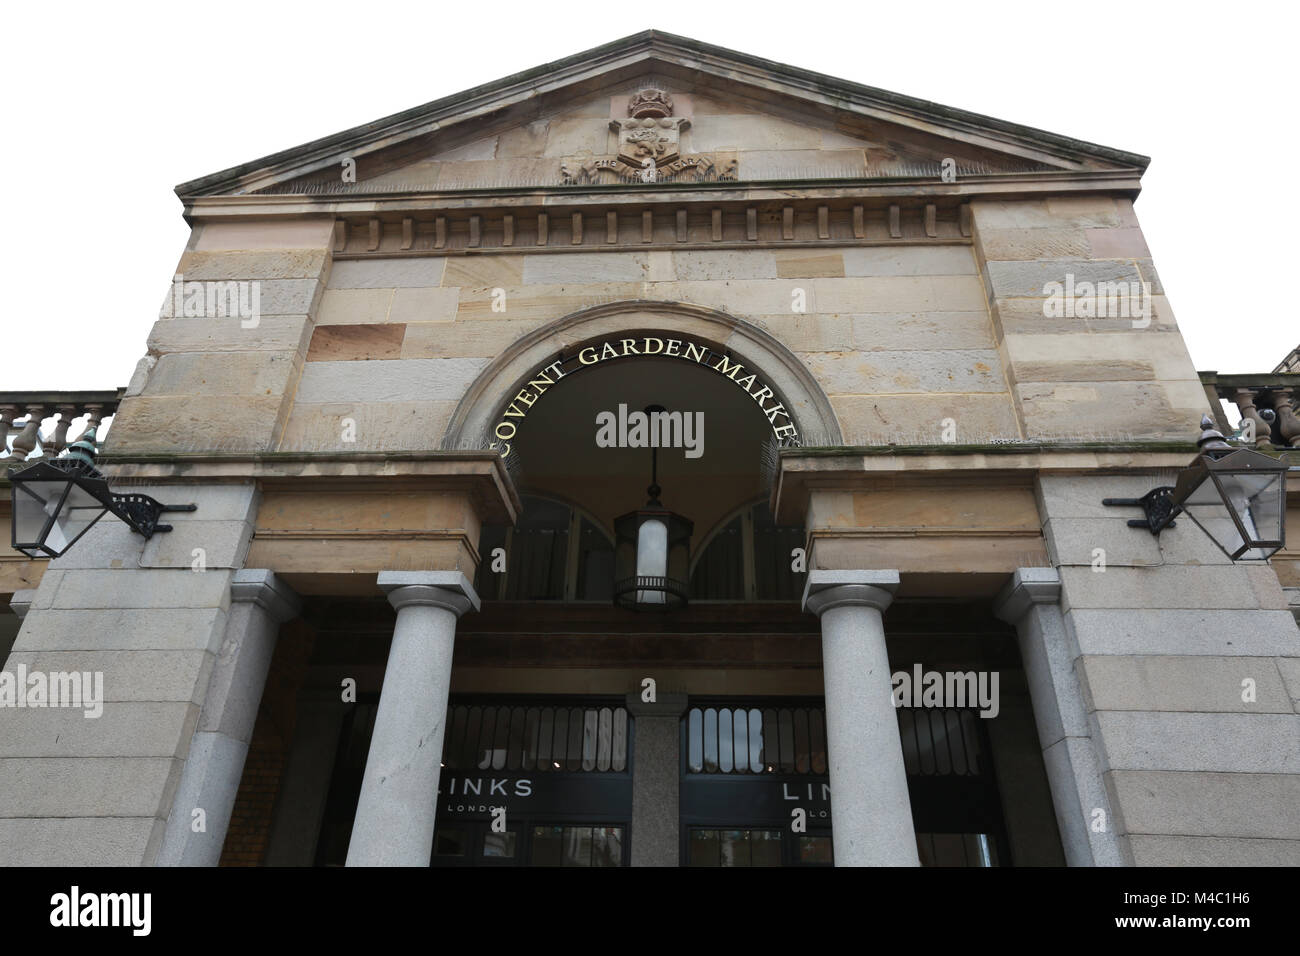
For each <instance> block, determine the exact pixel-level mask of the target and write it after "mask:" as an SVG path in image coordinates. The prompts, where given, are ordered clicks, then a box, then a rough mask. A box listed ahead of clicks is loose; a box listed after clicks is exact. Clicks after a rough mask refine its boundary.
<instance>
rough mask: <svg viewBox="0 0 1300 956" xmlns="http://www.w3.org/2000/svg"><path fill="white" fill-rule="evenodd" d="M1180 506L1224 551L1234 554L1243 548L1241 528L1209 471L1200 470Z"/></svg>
mask: <svg viewBox="0 0 1300 956" xmlns="http://www.w3.org/2000/svg"><path fill="white" fill-rule="evenodd" d="M1182 508H1183V513H1184V514H1185V515H1187V517H1189V518H1191V519H1192V521H1194V522H1195V523H1196V524H1197V525H1198V526H1199V527H1200V528H1201V530H1202V531H1204V532H1205V533H1206V534H1207V535H1209V536H1210V539H1211V540H1212V541H1213V542H1214V543H1215V544H1216V545H1218V546H1219V548H1220V549H1221V550H1222V551H1223V553H1224V554H1226V555H1228V556H1229V557H1233V556H1234V555H1236V554H1238V553H1239V552H1241V550H1242V549H1243V548H1245V547H1246V542H1245V539H1244V538H1243V537H1242V533H1241V532H1242V529H1241V528H1240V527H1239V526H1238V524H1237V522H1236V520H1234V518H1233V515H1232V511H1231V509H1230V508H1229V507H1228V505H1227V503H1226V502H1225V501H1224V499H1223V495H1222V494H1220V492H1219V486H1218V484H1217V483H1216V482H1214V481H1213V480H1211V479H1210V476H1209V473H1208V472H1202V474H1201V481H1200V483H1199V484H1197V486H1196V487H1195V488H1194V489H1193V490H1192V493H1191V494H1189V495H1188V496H1187V497H1186V498H1185V499H1183V502H1182Z"/></svg>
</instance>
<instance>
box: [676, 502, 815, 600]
mask: <svg viewBox="0 0 1300 956" xmlns="http://www.w3.org/2000/svg"><path fill="white" fill-rule="evenodd" d="M703 544H704V547H703V550H702V551H699V552H697V554H696V557H695V560H694V567H693V568H692V570H691V591H690V594H691V600H693V601H794V600H797V599H798V598H799V595H800V593H801V592H802V590H803V582H804V577H803V574H802V573H797V572H795V571H793V570H791V564H792V562H793V556H792V554H791V552H792V551H793V550H794V549H795V548H802V547H803V546H804V529H803V528H802V527H800V526H794V525H778V524H776V523H775V522H774V521H773V520H772V512H771V511H770V510H769V509H768V507H767V502H766V501H760V502H758V503H757V504H753V505H748V506H746V507H745V508H743V509H741V510H740V511H739V512H738V513H737V514H736V515H735V516H734V517H732V519H731V520H730V521H728V522H726V523H725V524H724V525H723V526H722V527H721V528H719V529H718V530H717V531H715V532H714V533H713V534H712V535H711V536H710V537H709V538H708V540H707V541H705V542H704V543H703Z"/></svg>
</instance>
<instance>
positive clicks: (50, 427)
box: [0, 389, 122, 464]
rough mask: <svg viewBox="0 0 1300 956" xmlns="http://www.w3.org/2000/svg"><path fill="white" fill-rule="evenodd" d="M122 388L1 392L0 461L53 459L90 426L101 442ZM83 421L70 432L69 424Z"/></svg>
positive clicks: (115, 408) (120, 396)
mask: <svg viewBox="0 0 1300 956" xmlns="http://www.w3.org/2000/svg"><path fill="white" fill-rule="evenodd" d="M121 398H122V390H121V389H118V390H116V391H111V392H0V461H4V462H5V463H6V464H13V463H16V462H19V461H23V460H25V459H28V458H32V459H35V458H41V457H45V458H54V457H56V456H57V455H58V454H59V453H60V452H62V451H63V450H64V449H65V448H67V447H68V445H69V444H70V443H72V442H75V441H76V440H77V439H78V438H80V437H81V435H82V434H84V433H85V431H86V429H87V428H89V427H90V426H91V425H95V426H97V427H98V431H97V433H96V437H97V438H98V439H99V440H100V441H101V442H102V441H103V438H104V427H105V424H104V423H105V421H106V420H108V419H110V418H112V416H113V414H114V413H115V412H116V411H117V406H118V402H119V401H120V400H121ZM79 418H85V420H86V421H85V423H84V424H83V425H82V426H81V427H80V428H79V429H77V431H76V432H75V433H73V434H69V431H70V429H71V426H72V423H73V421H74V420H76V419H79Z"/></svg>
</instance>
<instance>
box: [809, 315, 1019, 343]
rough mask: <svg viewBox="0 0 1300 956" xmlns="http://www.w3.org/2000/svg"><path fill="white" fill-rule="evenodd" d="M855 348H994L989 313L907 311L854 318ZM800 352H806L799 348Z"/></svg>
mask: <svg viewBox="0 0 1300 956" xmlns="http://www.w3.org/2000/svg"><path fill="white" fill-rule="evenodd" d="M851 318H852V321H853V348H856V349H861V350H863V351H870V352H875V351H880V350H891V351H892V350H903V351H907V350H916V351H930V350H942V349H992V348H995V347H996V343H995V341H994V339H993V325H992V323H991V322H990V320H989V315H988V312H986V311H984V310H982V309H981V310H979V311H977V312H906V313H901V314H889V313H879V314H875V315H855V316H852V317H851ZM797 351H803V350H802V349H799V350H797Z"/></svg>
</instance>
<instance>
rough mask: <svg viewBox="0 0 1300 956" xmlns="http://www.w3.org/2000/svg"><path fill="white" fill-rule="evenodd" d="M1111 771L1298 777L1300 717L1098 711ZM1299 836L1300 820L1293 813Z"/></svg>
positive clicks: (1098, 721) (1299, 765)
mask: <svg viewBox="0 0 1300 956" xmlns="http://www.w3.org/2000/svg"><path fill="white" fill-rule="evenodd" d="M1096 717H1097V723H1098V725H1099V726H1100V727H1101V733H1102V737H1103V738H1104V740H1105V747H1106V756H1107V758H1108V763H1109V767H1110V769H1111V770H1177V771H1188V770H1204V771H1223V772H1229V773H1262V774H1279V775H1295V776H1296V779H1297V781H1300V775H1296V770H1297V768H1300V715H1297V714H1285V715H1282V714H1204V713H1152V712H1146V711H1119V710H1103V711H1097V714H1096ZM1292 816H1293V818H1294V823H1293V826H1295V827H1296V828H1297V830H1296V833H1295V834H1293V835H1297V836H1300V816H1297V815H1295V814H1292Z"/></svg>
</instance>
